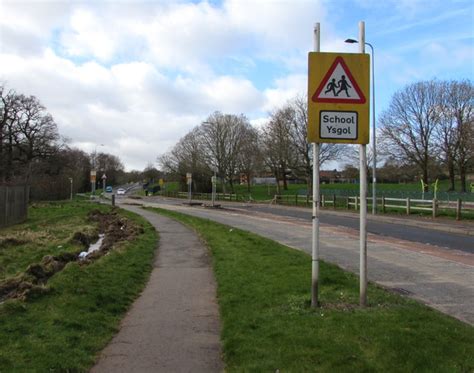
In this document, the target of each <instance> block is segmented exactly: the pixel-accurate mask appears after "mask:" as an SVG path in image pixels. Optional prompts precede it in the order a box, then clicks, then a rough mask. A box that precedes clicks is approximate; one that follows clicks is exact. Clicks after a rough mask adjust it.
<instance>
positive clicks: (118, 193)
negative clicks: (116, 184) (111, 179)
mask: <svg viewBox="0 0 474 373" xmlns="http://www.w3.org/2000/svg"><path fill="white" fill-rule="evenodd" d="M123 194H125V189H123V188H118V189H117V195H123Z"/></svg>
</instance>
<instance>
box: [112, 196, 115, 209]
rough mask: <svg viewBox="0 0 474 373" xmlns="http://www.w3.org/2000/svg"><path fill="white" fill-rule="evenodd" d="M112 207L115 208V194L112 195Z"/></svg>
mask: <svg viewBox="0 0 474 373" xmlns="http://www.w3.org/2000/svg"><path fill="white" fill-rule="evenodd" d="M112 206H115V194H112Z"/></svg>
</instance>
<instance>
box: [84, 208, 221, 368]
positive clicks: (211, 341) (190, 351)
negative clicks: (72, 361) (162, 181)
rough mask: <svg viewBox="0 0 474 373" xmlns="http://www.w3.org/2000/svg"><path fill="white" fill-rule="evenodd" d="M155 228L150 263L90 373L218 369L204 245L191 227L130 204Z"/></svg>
mask: <svg viewBox="0 0 474 373" xmlns="http://www.w3.org/2000/svg"><path fill="white" fill-rule="evenodd" d="M121 207H123V208H125V209H127V210H130V211H133V212H135V213H137V214H140V215H142V216H143V217H144V218H146V219H147V220H148V221H149V222H150V223H151V224H152V225H153V226H154V227H155V228H156V230H157V231H158V232H159V234H160V240H159V245H158V251H157V255H156V257H155V261H154V268H153V271H152V273H151V276H150V279H149V282H148V284H147V286H146V288H145V289H144V291H143V293H142V294H141V295H140V297H139V298H138V299H137V300H136V301H135V303H134V304H133V306H132V308H131V309H130V311H129V312H128V313H127V315H126V317H125V318H124V320H123V321H122V323H121V328H120V331H119V333H118V334H117V335H116V336H115V337H114V338H113V339H112V341H111V342H110V343H109V345H108V346H107V347H106V348H105V349H104V350H103V351H102V353H101V356H100V357H99V360H98V362H97V363H96V365H95V366H94V367H93V368H92V370H91V372H93V373H99V372H100V373H102V372H114V373H116V372H140V373H141V372H143V373H144V372H220V371H223V370H224V364H223V362H222V358H221V345H220V322H219V309H218V305H217V301H216V283H215V280H214V275H213V272H212V267H211V261H210V258H209V255H208V252H207V248H206V247H205V246H204V244H203V243H202V242H201V241H200V240H199V238H198V236H197V235H196V233H195V232H193V231H192V230H191V229H189V228H187V227H185V226H184V225H182V224H181V223H178V222H176V221H174V220H172V219H169V218H167V217H164V216H161V215H158V214H155V213H153V212H150V211H146V210H143V209H141V208H140V207H136V206H125V205H122V206H121Z"/></svg>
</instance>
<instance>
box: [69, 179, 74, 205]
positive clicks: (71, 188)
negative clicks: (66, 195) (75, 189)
mask: <svg viewBox="0 0 474 373" xmlns="http://www.w3.org/2000/svg"><path fill="white" fill-rule="evenodd" d="M69 181H70V182H71V198H70V199H71V201H72V182H73V180H72V177H70V178H69Z"/></svg>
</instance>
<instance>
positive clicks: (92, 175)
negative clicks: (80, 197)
mask: <svg viewBox="0 0 474 373" xmlns="http://www.w3.org/2000/svg"><path fill="white" fill-rule="evenodd" d="M96 175H97V171H96V170H91V192H92V195H94V194H95V180H96Z"/></svg>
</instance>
